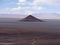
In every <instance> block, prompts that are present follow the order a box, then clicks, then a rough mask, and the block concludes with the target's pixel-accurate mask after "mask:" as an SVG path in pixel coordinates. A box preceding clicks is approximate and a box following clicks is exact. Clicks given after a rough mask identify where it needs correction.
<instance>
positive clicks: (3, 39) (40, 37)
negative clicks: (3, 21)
mask: <svg viewBox="0 0 60 45" xmlns="http://www.w3.org/2000/svg"><path fill="white" fill-rule="evenodd" d="M33 30H34V29H33ZM35 30H36V29H35ZM39 30H40V31H32V30H30V29H20V28H6V27H5V28H3V27H1V28H0V45H1V44H2V43H3V44H6V45H7V44H8V45H60V34H59V33H53V32H44V31H41V30H42V29H39ZM44 30H45V29H44Z"/></svg>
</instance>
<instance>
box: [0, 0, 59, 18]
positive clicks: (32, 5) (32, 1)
mask: <svg viewBox="0 0 60 45" xmlns="http://www.w3.org/2000/svg"><path fill="white" fill-rule="evenodd" d="M35 13H54V14H55V13H56V14H60V0H0V14H35ZM47 16H48V15H47ZM52 16H54V15H52ZM57 17H58V16H57Z"/></svg>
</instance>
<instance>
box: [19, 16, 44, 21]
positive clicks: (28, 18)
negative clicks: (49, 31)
mask: <svg viewBox="0 0 60 45" xmlns="http://www.w3.org/2000/svg"><path fill="white" fill-rule="evenodd" d="M20 21H24V22H43V20H40V19H37V18H36V17H34V16H32V15H29V16H27V17H26V18H24V19H22V20H20Z"/></svg>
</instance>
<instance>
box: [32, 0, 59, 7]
mask: <svg viewBox="0 0 60 45" xmlns="http://www.w3.org/2000/svg"><path fill="white" fill-rule="evenodd" d="M33 4H34V5H38V4H46V5H55V6H56V5H58V6H60V0H34V1H33Z"/></svg>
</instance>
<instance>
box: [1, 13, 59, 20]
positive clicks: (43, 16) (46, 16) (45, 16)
mask: <svg viewBox="0 0 60 45" xmlns="http://www.w3.org/2000/svg"><path fill="white" fill-rule="evenodd" d="M32 15H33V16H35V17H37V18H39V19H60V14H56V13H38V14H37V13H36V14H32ZM26 16H28V15H23V14H0V18H24V17H26Z"/></svg>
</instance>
